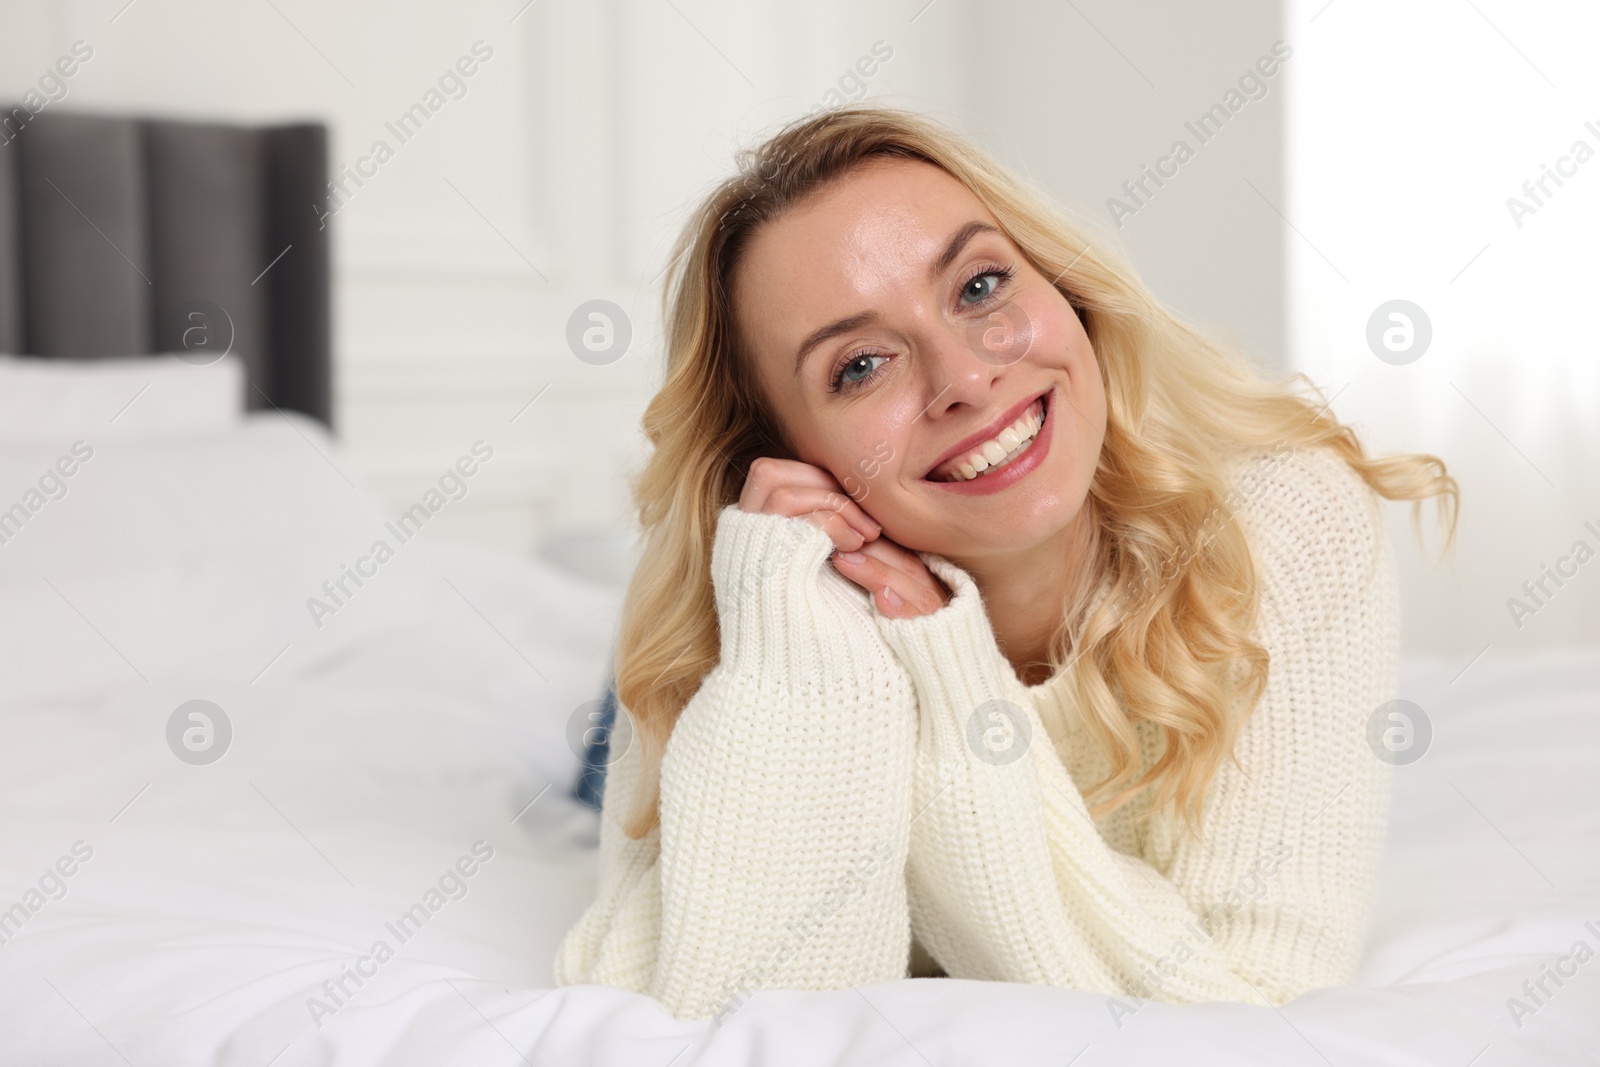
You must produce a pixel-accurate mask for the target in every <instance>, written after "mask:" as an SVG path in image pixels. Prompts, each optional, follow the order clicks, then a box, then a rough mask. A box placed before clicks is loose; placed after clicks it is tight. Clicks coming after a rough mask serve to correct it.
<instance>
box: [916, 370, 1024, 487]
mask: <svg viewBox="0 0 1600 1067" xmlns="http://www.w3.org/2000/svg"><path fill="white" fill-rule="evenodd" d="M1049 395H1050V390H1049V389H1044V390H1041V391H1040V392H1037V393H1035V394H1034V395H1033V396H1030V397H1028V398H1027V399H1026V400H1024V401H1022V402H1021V403H1019V404H1017V405H1016V406H1015V407H1013V408H1012V409H1011V410H1010V411H1008V412H1006V413H1005V414H1003V415H1001V416H1000V417H999V418H998V419H996V420H995V421H994V423H993V424H992V425H991V426H989V427H988V428H987V429H983V430H979V431H978V432H977V433H975V434H973V435H972V436H971V437H969V438H967V439H966V440H965V441H962V442H961V443H960V444H959V445H957V446H956V447H955V448H952V449H951V450H950V451H948V452H946V453H945V454H944V455H942V456H940V457H939V459H938V460H937V461H935V462H934V464H933V466H931V467H929V468H928V469H927V470H926V471H924V472H923V475H922V477H923V478H924V479H926V480H927V481H933V479H932V478H930V477H929V475H931V474H932V473H933V472H934V471H936V470H938V469H939V467H940V466H941V465H942V464H944V463H948V462H949V461H950V460H952V459H954V458H956V457H957V456H960V455H963V454H965V453H967V452H971V451H972V450H973V449H975V448H977V447H978V446H979V445H981V444H983V443H984V442H985V441H987V440H989V439H990V438H993V437H998V436H1000V431H1001V430H1004V429H1005V428H1006V427H1007V426H1010V425H1011V424H1012V423H1014V422H1016V421H1017V420H1018V419H1020V418H1022V413H1023V412H1025V411H1027V410H1028V409H1029V408H1031V407H1033V405H1034V402H1035V401H1037V400H1038V399H1039V398H1040V397H1045V396H1049ZM1029 451H1032V449H1029Z"/></svg>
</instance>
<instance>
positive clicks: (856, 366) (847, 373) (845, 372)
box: [839, 353, 889, 382]
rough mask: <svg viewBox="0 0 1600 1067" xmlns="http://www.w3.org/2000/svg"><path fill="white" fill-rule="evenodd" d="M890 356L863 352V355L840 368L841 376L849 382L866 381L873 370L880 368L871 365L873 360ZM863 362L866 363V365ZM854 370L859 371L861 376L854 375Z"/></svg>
mask: <svg viewBox="0 0 1600 1067" xmlns="http://www.w3.org/2000/svg"><path fill="white" fill-rule="evenodd" d="M888 358H889V357H888V356H877V355H871V354H869V353H863V354H862V355H859V356H857V357H856V358H854V359H852V360H851V361H850V362H849V363H846V364H845V365H844V367H843V368H842V369H841V370H840V372H839V377H841V378H843V379H844V380H845V381H847V382H859V381H864V380H865V379H867V378H869V377H871V375H872V372H873V371H875V370H877V369H878V368H877V367H874V366H871V365H870V364H871V361H872V360H875V359H888ZM863 364H866V365H865V366H864V365H863ZM852 371H859V372H860V374H859V376H853V375H852V374H851V372H852Z"/></svg>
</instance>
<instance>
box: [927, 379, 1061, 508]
mask: <svg viewBox="0 0 1600 1067" xmlns="http://www.w3.org/2000/svg"><path fill="white" fill-rule="evenodd" d="M1053 392H1054V390H1053V389H1047V390H1046V391H1045V392H1044V393H1043V394H1041V395H1040V396H1037V397H1034V398H1033V399H1032V400H1030V401H1029V402H1028V404H1027V408H1026V410H1025V411H1024V413H1023V415H1022V416H1021V417H1020V418H1019V419H1017V420H1014V421H1012V422H1011V423H1009V424H1007V425H1006V427H1005V429H1003V430H1001V431H1000V432H999V433H998V434H996V435H995V436H992V437H988V438H987V439H984V440H981V441H980V442H979V443H978V444H977V445H975V446H968V445H965V444H963V445H962V446H960V447H958V448H957V449H955V450H953V451H954V452H955V455H954V456H953V457H952V458H950V459H946V460H943V461H941V462H940V463H938V464H935V466H934V469H933V470H931V471H929V472H928V474H927V476H926V477H924V479H923V480H924V481H926V482H929V483H930V484H932V485H936V486H938V487H939V488H940V489H941V490H944V491H946V492H952V493H962V494H965V495H968V496H987V495H989V494H990V493H998V492H1000V491H1001V490H1003V489H1008V488H1010V487H1011V486H1013V485H1015V484H1017V483H1018V482H1020V481H1021V480H1022V479H1024V478H1026V477H1027V476H1028V475H1029V474H1031V473H1033V471H1034V470H1036V469H1037V468H1038V467H1039V466H1040V465H1041V464H1042V463H1044V461H1045V459H1046V458H1047V457H1048V456H1049V454H1050V440H1051V432H1050V431H1051V430H1052V429H1053V428H1054V425H1055V420H1054V419H1052V418H1051V410H1052V407H1053V405H1051V403H1050V399H1051V395H1052V394H1053ZM1008 445H1009V448H1008ZM980 465H981V466H980Z"/></svg>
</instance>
